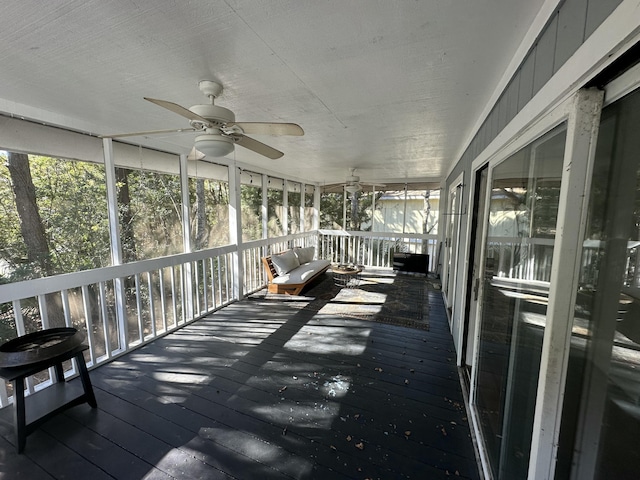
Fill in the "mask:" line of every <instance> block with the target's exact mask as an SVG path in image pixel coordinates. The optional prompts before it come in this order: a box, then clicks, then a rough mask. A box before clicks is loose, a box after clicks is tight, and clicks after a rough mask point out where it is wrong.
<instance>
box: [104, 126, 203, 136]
mask: <svg viewBox="0 0 640 480" xmlns="http://www.w3.org/2000/svg"><path fill="white" fill-rule="evenodd" d="M180 132H195V129H194V128H174V129H171V130H148V131H146V132H129V133H116V134H113V135H100V138H123V137H141V136H145V135H157V134H159V133H180Z"/></svg>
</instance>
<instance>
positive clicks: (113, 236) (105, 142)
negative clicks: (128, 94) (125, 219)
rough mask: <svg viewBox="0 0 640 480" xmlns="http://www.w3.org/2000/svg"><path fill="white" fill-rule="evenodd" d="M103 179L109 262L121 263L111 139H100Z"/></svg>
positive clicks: (116, 189) (116, 193)
mask: <svg viewBox="0 0 640 480" xmlns="http://www.w3.org/2000/svg"><path fill="white" fill-rule="evenodd" d="M102 148H103V155H104V170H105V179H106V181H107V210H108V214H109V238H110V240H111V263H112V264H113V265H122V261H123V255H122V244H121V243H120V215H119V212H118V188H117V186H116V183H117V182H116V166H115V160H114V158H113V141H112V140H111V139H110V138H103V139H102Z"/></svg>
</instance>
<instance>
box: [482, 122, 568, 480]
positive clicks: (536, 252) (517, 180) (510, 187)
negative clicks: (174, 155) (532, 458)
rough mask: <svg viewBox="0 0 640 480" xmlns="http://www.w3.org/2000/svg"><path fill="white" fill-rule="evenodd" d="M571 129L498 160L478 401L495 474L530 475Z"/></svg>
mask: <svg viewBox="0 0 640 480" xmlns="http://www.w3.org/2000/svg"><path fill="white" fill-rule="evenodd" d="M565 140H566V131H565V127H564V126H560V127H557V128H556V129H554V130H553V131H551V132H549V133H547V134H546V135H544V136H543V137H542V138H539V139H538V140H536V141H535V142H533V143H531V144H530V145H528V146H527V147H525V148H523V149H522V150H520V151H518V152H517V153H515V154H513V155H512V156H511V157H509V158H507V159H506V160H505V161H503V162H502V163H500V164H498V165H497V166H495V167H493V169H492V170H491V172H490V175H489V183H488V185H489V189H490V191H489V204H488V207H487V211H488V218H486V220H485V222H486V225H485V237H484V240H483V242H484V244H483V250H482V251H483V252H484V256H483V262H484V268H483V270H482V272H483V273H482V276H481V283H482V285H481V292H482V293H481V298H480V305H479V307H480V308H479V309H480V336H479V340H478V342H479V344H478V357H477V367H476V368H477V369H476V378H475V392H474V395H473V408H474V409H475V413H476V416H477V418H478V423H479V426H480V430H481V435H482V439H483V442H484V448H485V451H486V453H487V455H486V457H487V459H488V461H489V463H490V468H491V470H492V473H493V476H494V478H497V479H515V478H526V477H527V469H528V462H529V453H530V448H531V436H532V428H533V418H534V409H535V400H536V392H537V385H538V373H539V369H540V358H541V352H542V339H543V334H544V329H545V320H546V308H547V301H548V293H549V288H550V287H552V286H551V285H550V278H551V263H552V259H553V253H554V252H553V244H554V238H555V229H556V220H557V213H558V202H559V194H560V185H561V176H562V164H563V158H564V149H565Z"/></svg>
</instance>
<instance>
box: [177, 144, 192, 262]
mask: <svg viewBox="0 0 640 480" xmlns="http://www.w3.org/2000/svg"><path fill="white" fill-rule="evenodd" d="M180 192H181V195H182V244H183V248H184V250H183V251H184V253H191V249H192V248H193V246H192V245H191V218H190V212H191V205H189V202H190V199H189V171H188V161H187V156H186V155H180Z"/></svg>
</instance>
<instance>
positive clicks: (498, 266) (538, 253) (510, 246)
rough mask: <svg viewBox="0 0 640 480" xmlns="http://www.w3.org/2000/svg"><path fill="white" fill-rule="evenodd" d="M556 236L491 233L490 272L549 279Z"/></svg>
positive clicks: (489, 249) (489, 246) (537, 279)
mask: <svg viewBox="0 0 640 480" xmlns="http://www.w3.org/2000/svg"><path fill="white" fill-rule="evenodd" d="M553 243H554V239H553V238H534V237H498V236H495V237H489V238H488V239H487V250H486V252H485V254H486V257H487V260H486V267H485V268H486V270H487V272H488V274H490V276H495V277H502V278H517V279H521V280H532V281H542V282H548V281H550V279H551V262H552V260H553Z"/></svg>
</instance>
